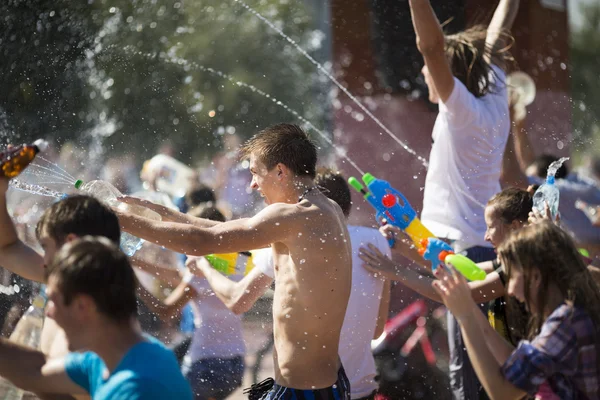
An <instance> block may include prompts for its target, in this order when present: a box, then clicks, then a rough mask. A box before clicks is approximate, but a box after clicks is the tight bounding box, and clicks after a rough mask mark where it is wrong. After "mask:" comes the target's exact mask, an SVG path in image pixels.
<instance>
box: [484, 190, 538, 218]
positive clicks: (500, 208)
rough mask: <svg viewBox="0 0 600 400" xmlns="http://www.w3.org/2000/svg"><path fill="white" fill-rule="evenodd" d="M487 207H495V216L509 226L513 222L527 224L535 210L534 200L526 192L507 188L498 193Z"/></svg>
mask: <svg viewBox="0 0 600 400" xmlns="http://www.w3.org/2000/svg"><path fill="white" fill-rule="evenodd" d="M487 207H493V208H494V215H495V216H496V217H497V218H500V220H501V221H502V222H503V223H505V224H507V225H508V224H512V223H513V221H519V222H522V223H525V222H527V219H528V218H529V212H530V211H531V209H532V208H533V198H532V196H531V194H530V193H529V192H528V191H526V190H523V189H519V188H507V189H504V190H503V191H501V192H499V193H496V194H495V195H494V196H493V197H492V198H491V199H490V200H489V201H488V203H487Z"/></svg>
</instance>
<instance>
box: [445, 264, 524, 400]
mask: <svg viewBox="0 0 600 400" xmlns="http://www.w3.org/2000/svg"><path fill="white" fill-rule="evenodd" d="M451 271H452V273H446V271H445V270H444V269H442V268H438V269H437V270H436V274H435V276H436V278H437V279H438V280H436V281H435V284H434V288H435V290H436V291H437V292H438V294H439V295H440V297H441V298H443V300H444V304H445V305H446V307H447V308H448V309H449V310H450V312H452V314H453V315H454V316H455V317H456V319H457V320H458V322H459V324H460V326H461V331H462V335H463V339H464V341H465V345H466V348H467V352H468V354H469V359H470V360H471V363H472V364H473V368H474V369H475V372H476V373H477V377H478V378H479V381H480V382H481V383H482V385H483V387H484V388H485V391H486V392H487V394H488V395H489V396H490V397H491V398H492V399H514V400H517V399H521V398H523V396H525V395H526V393H525V392H523V391H522V390H520V389H519V388H517V387H516V386H514V385H513V384H512V383H510V382H509V381H508V380H507V379H506V378H505V377H504V375H503V374H502V371H501V367H502V365H503V364H504V363H505V362H506V360H507V359H508V356H509V355H510V353H508V352H507V351H506V347H504V349H505V351H503V352H502V353H500V352H498V354H494V353H493V352H492V351H491V350H490V346H491V345H492V343H489V341H490V340H491V339H494V340H495V342H496V340H497V339H498V338H499V337H500V335H499V334H498V333H497V332H496V331H495V330H493V329H492V330H489V331H484V330H483V329H482V328H483V324H482V323H481V319H480V318H481V317H480V316H479V315H478V314H481V312H480V311H479V309H478V307H477V305H476V304H475V303H474V302H473V300H471V298H470V297H471V296H470V293H469V287H468V286H467V282H466V280H465V278H464V277H463V276H462V275H461V274H460V273H458V272H457V271H456V270H455V269H454V268H451ZM478 318H479V321H478ZM490 336H491V338H490ZM500 339H501V338H500ZM505 356H506V358H505V359H503V358H504V357H505Z"/></svg>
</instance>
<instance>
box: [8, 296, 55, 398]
mask: <svg viewBox="0 0 600 400" xmlns="http://www.w3.org/2000/svg"><path fill="white" fill-rule="evenodd" d="M45 306H46V296H45V295H44V294H43V292H42V293H40V294H39V295H38V296H36V298H35V299H34V300H33V304H31V306H30V307H29V308H28V309H27V311H25V314H23V316H22V317H21V319H20V320H19V322H18V323H17V326H16V327H15V330H14V331H13V333H12V334H11V335H10V341H11V342H13V343H18V344H21V345H23V346H27V347H31V348H34V349H39V348H40V341H41V337H42V327H43V325H44V307H45ZM24 395H25V391H23V390H21V389H19V388H17V387H16V386H15V385H13V384H12V383H11V382H10V381H8V380H7V379H4V378H0V399H2V400H21V399H22V398H23V396H24Z"/></svg>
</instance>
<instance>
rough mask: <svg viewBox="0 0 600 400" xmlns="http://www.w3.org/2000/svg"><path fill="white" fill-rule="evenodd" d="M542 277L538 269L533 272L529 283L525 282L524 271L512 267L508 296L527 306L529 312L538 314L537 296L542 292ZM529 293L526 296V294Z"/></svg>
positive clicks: (515, 266)
mask: <svg viewBox="0 0 600 400" xmlns="http://www.w3.org/2000/svg"><path fill="white" fill-rule="evenodd" d="M541 281H542V277H541V275H540V271H539V270H538V269H534V270H533V271H531V276H530V279H529V282H525V274H524V273H523V269H522V268H521V267H520V266H518V265H512V266H511V269H510V279H509V281H508V294H509V295H510V296H512V297H514V298H515V299H517V300H518V301H519V302H521V303H523V304H525V307H527V311H529V312H530V313H532V314H537V313H539V312H540V311H539V310H538V309H537V304H536V301H537V295H538V293H539V291H540V290H541ZM526 292H528V293H527V294H528V295H526V294H525V293H526Z"/></svg>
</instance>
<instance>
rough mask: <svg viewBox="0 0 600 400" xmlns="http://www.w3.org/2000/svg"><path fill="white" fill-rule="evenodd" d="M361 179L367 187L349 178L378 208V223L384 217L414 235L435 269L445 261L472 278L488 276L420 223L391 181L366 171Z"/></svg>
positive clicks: (423, 255) (392, 245) (391, 244)
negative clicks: (378, 177)
mask: <svg viewBox="0 0 600 400" xmlns="http://www.w3.org/2000/svg"><path fill="white" fill-rule="evenodd" d="M362 180H363V182H364V183H365V185H366V186H367V190H365V188H364V186H363V185H362V184H361V183H360V182H359V181H358V179H356V178H354V177H350V179H348V183H349V184H350V186H352V187H353V188H354V189H356V190H357V191H358V192H359V193H361V194H362V195H363V197H364V198H365V200H367V201H368V202H369V204H371V206H373V208H375V210H376V213H375V218H376V219H377V221H378V222H379V223H382V222H383V220H385V221H386V222H387V223H390V224H392V225H394V226H396V227H398V228H400V229H402V230H403V231H404V232H405V233H406V234H407V235H408V236H409V237H410V238H411V240H412V242H413V244H414V245H415V247H416V248H417V251H418V252H419V254H421V256H422V257H423V258H425V259H426V260H427V261H430V262H431V269H432V270H433V271H435V269H436V268H437V267H438V266H439V265H440V263H441V262H444V263H450V264H452V265H453V266H454V267H455V268H456V269H457V270H458V271H459V272H460V273H461V274H463V275H464V276H465V277H466V278H467V279H469V280H471V281H474V280H482V279H485V272H484V271H483V270H481V269H480V268H479V267H478V266H477V264H475V263H474V262H473V261H471V260H470V259H468V258H467V257H465V256H463V255H461V254H455V253H454V251H453V249H452V247H450V245H448V244H447V243H445V242H444V241H442V240H440V239H437V238H436V237H435V235H434V234H433V233H431V232H430V231H429V229H427V228H426V227H425V225H423V224H422V223H421V221H420V220H419V218H418V217H417V213H416V211H415V210H414V208H412V207H411V205H410V203H409V202H408V200H406V197H404V195H402V193H400V192H399V191H398V190H396V189H394V188H393V187H392V186H391V185H390V183H389V182H388V181H385V180H383V179H377V178H375V177H374V176H373V175H371V174H369V173H366V174H364V175H363V178H362ZM388 243H389V245H390V247H394V243H395V240H394V238H390V239H388Z"/></svg>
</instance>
